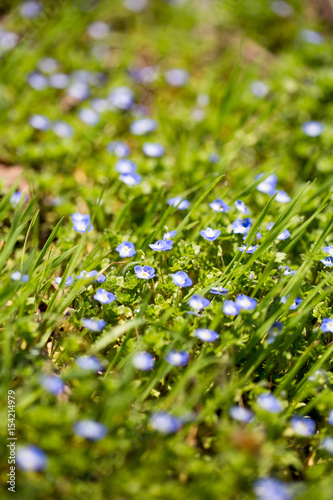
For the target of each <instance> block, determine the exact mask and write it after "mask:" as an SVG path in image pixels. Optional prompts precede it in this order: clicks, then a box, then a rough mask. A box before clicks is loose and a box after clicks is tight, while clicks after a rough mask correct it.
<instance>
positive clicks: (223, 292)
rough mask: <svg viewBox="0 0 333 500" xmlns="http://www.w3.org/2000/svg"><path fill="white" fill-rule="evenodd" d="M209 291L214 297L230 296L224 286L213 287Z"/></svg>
mask: <svg viewBox="0 0 333 500" xmlns="http://www.w3.org/2000/svg"><path fill="white" fill-rule="evenodd" d="M209 291H210V293H212V294H214V295H228V289H227V288H223V287H222V286H213V287H212V288H211V289H210V290H209Z"/></svg>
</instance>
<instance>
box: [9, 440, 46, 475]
mask: <svg viewBox="0 0 333 500" xmlns="http://www.w3.org/2000/svg"><path fill="white" fill-rule="evenodd" d="M16 464H17V466H18V468H19V469H21V470H26V471H41V470H43V469H45V467H46V464H47V459H46V455H45V453H44V452H43V450H41V449H40V448H38V446H35V445H33V444H28V445H26V446H20V447H18V448H17V452H16Z"/></svg>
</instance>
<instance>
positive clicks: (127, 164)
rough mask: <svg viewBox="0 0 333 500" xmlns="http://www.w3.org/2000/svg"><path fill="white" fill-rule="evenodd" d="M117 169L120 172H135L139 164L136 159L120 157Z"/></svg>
mask: <svg viewBox="0 0 333 500" xmlns="http://www.w3.org/2000/svg"><path fill="white" fill-rule="evenodd" d="M115 169H116V171H117V172H119V174H125V175H126V174H134V172H135V171H136V170H137V169H138V166H137V164H136V163H134V161H132V160H129V159H128V158H120V159H119V160H118V161H117V163H116V166H115Z"/></svg>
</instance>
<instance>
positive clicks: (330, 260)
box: [320, 257, 333, 267]
mask: <svg viewBox="0 0 333 500" xmlns="http://www.w3.org/2000/svg"><path fill="white" fill-rule="evenodd" d="M320 262H322V263H323V264H324V266H327V267H332V266H333V257H325V259H321V260H320Z"/></svg>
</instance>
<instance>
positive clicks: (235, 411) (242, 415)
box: [229, 406, 253, 424]
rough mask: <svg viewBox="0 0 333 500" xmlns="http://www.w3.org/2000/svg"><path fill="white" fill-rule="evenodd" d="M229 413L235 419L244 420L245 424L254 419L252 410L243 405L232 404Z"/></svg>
mask: <svg viewBox="0 0 333 500" xmlns="http://www.w3.org/2000/svg"><path fill="white" fill-rule="evenodd" d="M229 415H230V417H231V418H233V419H234V420H237V421H238V422H243V424H248V423H249V422H251V420H252V419H253V413H252V411H250V410H248V409H247V408H243V407H242V406H232V407H231V408H229Z"/></svg>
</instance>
